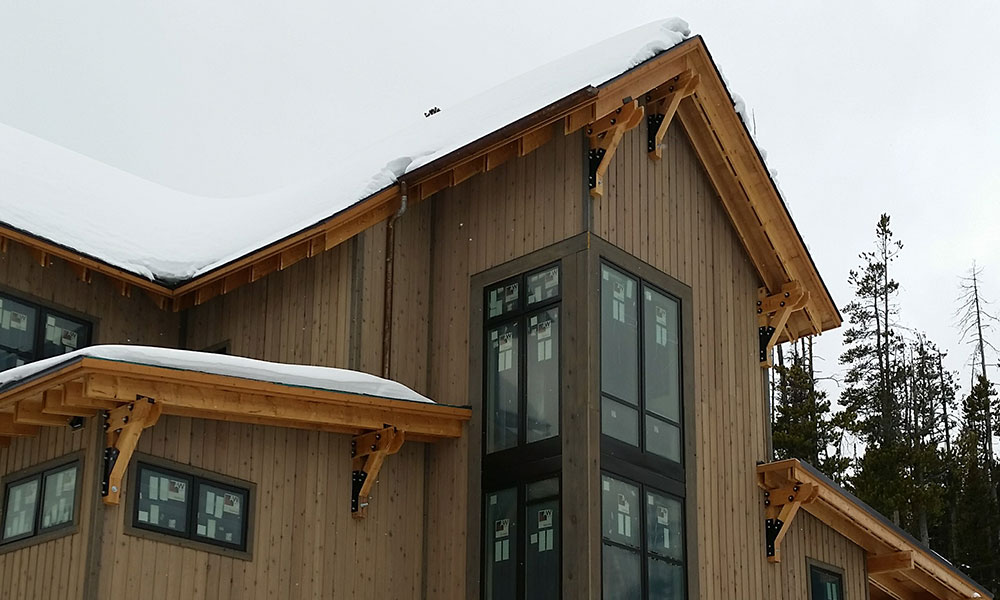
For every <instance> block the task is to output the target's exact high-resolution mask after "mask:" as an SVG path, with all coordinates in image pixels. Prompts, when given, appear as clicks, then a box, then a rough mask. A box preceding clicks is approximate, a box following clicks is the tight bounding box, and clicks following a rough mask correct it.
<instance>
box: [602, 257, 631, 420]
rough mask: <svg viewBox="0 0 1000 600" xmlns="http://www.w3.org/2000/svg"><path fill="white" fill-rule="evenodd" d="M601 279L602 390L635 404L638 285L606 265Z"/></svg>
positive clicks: (603, 267)
mask: <svg viewBox="0 0 1000 600" xmlns="http://www.w3.org/2000/svg"><path fill="white" fill-rule="evenodd" d="M601 279H602V281H601V391H602V392H604V393H606V394H609V395H612V396H614V397H616V398H618V399H620V400H624V401H625V402H628V403H629V404H633V405H638V403H639V334H638V325H639V315H638V307H637V302H636V300H637V298H636V296H637V293H638V292H637V289H636V287H637V284H636V281H635V280H634V279H632V278H631V277H627V276H625V275H624V274H622V273H620V272H618V271H616V270H615V269H612V268H611V267H608V266H606V265H601Z"/></svg>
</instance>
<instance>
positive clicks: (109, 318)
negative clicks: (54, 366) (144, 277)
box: [0, 243, 180, 347]
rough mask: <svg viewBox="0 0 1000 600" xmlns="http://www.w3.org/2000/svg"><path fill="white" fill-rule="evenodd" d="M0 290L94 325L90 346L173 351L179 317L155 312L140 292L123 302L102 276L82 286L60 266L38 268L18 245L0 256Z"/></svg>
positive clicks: (67, 268) (57, 262) (55, 263)
mask: <svg viewBox="0 0 1000 600" xmlns="http://www.w3.org/2000/svg"><path fill="white" fill-rule="evenodd" d="M0 288H2V289H5V290H6V291H8V292H10V293H12V294H15V295H17V294H21V295H23V296H24V297H25V298H27V299H29V300H33V301H36V302H38V303H39V304H44V305H47V306H51V307H52V308H55V309H57V310H58V309H61V310H64V311H66V312H70V313H76V314H77V315H79V316H81V317H83V318H87V319H89V320H91V321H93V322H94V343H95V344H117V343H123V344H144V345H147V346H165V347H176V346H177V341H178V334H179V331H180V329H179V325H180V317H179V316H178V315H177V314H175V313H172V312H167V311H162V310H160V309H159V308H157V307H156V305H155V304H154V303H153V301H152V300H151V299H150V298H149V297H147V296H146V294H145V293H144V292H142V291H141V290H138V289H134V288H133V289H132V290H131V293H132V297H122V296H121V295H120V294H119V293H118V291H116V289H115V288H114V286H113V285H112V284H111V282H110V280H108V279H107V278H105V277H103V276H102V275H99V274H96V273H95V274H94V275H93V277H92V282H91V283H85V282H83V281H81V280H80V279H79V278H77V276H76V274H75V273H74V272H73V269H72V268H71V267H70V266H69V265H68V264H67V263H65V262H63V261H61V260H54V261H53V262H52V264H50V265H49V266H47V267H42V266H41V265H39V264H38V262H37V261H36V260H35V258H34V257H33V256H32V255H31V253H30V252H29V251H28V250H27V249H26V248H24V247H23V246H21V245H19V244H15V243H11V244H10V245H9V246H8V248H7V252H6V253H0Z"/></svg>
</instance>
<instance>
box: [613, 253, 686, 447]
mask: <svg viewBox="0 0 1000 600" xmlns="http://www.w3.org/2000/svg"><path fill="white" fill-rule="evenodd" d="M679 315H680V310H679V302H678V301H677V299H675V298H673V297H671V296H669V295H667V294H665V293H663V292H661V291H660V290H658V289H656V288H654V287H653V286H651V285H650V284H648V283H646V282H644V281H641V280H639V279H638V278H636V277H633V276H631V275H629V274H626V273H625V272H623V271H621V270H619V269H617V268H615V267H612V266H611V265H608V264H602V265H601V431H602V432H603V433H604V434H605V435H607V436H610V437H612V438H614V439H616V440H620V441H622V442H624V443H626V444H628V445H630V446H635V447H636V448H639V449H641V450H642V451H644V452H645V453H647V454H652V455H655V456H659V457H662V458H665V459H667V460H669V461H672V462H674V463H681V462H682V452H681V448H682V439H683V436H682V429H681V381H680V349H679V345H678V340H679V331H680V322H679Z"/></svg>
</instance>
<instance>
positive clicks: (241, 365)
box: [0, 345, 433, 404]
mask: <svg viewBox="0 0 1000 600" xmlns="http://www.w3.org/2000/svg"><path fill="white" fill-rule="evenodd" d="M84 357H87V358H97V359H101V360H110V361H116V362H124V363H131V364H137V365H148V366H153V367H163V368H166V369H174V370H178V371H195V372H198V373H209V374H212V375H225V376H228V377H238V378H240V379H252V380H254V381H264V382H269V383H279V384H282V385H288V386H293V387H303V388H312V389H319V390H327V391H331V392H343V393H346V394H357V395H362V396H372V397H375V398H388V399H390V400H404V401H407V402H424V403H430V404H433V401H432V400H431V399H429V398H426V397H424V396H421V395H420V394H418V393H417V392H414V391H413V390H411V389H410V388H408V387H406V386H405V385H403V384H401V383H396V382H395V381H390V380H388V379H382V378H381V377H376V376H374V375H369V374H367V373H360V372H358V371H349V370H346V369H336V368H333V367H314V366H309V365H291V364H285V363H274V362H267V361H263V360H255V359H252V358H243V357H241V356H228V355H225V354H216V353H214V352H194V351H191V350H175V349H172V348H154V347H151V346H128V345H99V346H90V347H88V348H83V349H81V350H76V351H74V352H70V353H67V354H62V355H60V356H54V357H52V358H46V359H44V360H39V361H36V362H33V363H28V364H26V365H22V366H20V367H14V368H13V369H8V370H6V371H3V372H0V390H2V389H5V388H8V387H12V386H13V385H15V384H16V383H18V382H21V381H24V380H26V379H30V378H31V377H33V376H35V375H38V374H39V373H42V372H44V371H47V370H49V369H55V368H58V367H60V366H62V365H65V364H68V363H71V362H73V361H76V360H78V359H81V358H84Z"/></svg>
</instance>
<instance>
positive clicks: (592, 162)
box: [587, 148, 608, 189]
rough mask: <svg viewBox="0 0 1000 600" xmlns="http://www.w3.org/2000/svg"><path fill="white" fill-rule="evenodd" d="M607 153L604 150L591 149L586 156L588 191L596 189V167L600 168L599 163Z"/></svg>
mask: <svg viewBox="0 0 1000 600" xmlns="http://www.w3.org/2000/svg"><path fill="white" fill-rule="evenodd" d="M607 153H608V151H607V150H605V149H604V148H591V149H590V152H589V153H588V154H587V157H588V159H589V160H588V163H589V166H590V173H589V175H588V179H587V184H588V185H589V186H590V189H594V188H595V187H597V167H599V166H601V161H602V160H604V155H605V154H607Z"/></svg>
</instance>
